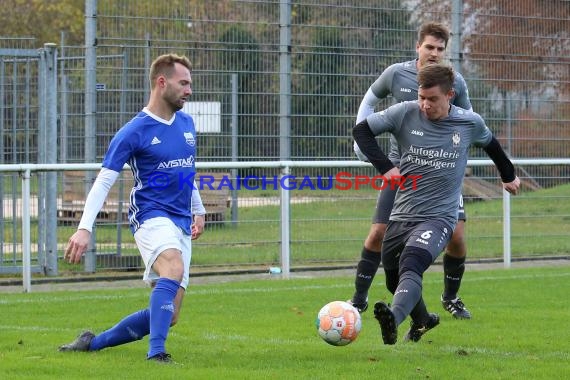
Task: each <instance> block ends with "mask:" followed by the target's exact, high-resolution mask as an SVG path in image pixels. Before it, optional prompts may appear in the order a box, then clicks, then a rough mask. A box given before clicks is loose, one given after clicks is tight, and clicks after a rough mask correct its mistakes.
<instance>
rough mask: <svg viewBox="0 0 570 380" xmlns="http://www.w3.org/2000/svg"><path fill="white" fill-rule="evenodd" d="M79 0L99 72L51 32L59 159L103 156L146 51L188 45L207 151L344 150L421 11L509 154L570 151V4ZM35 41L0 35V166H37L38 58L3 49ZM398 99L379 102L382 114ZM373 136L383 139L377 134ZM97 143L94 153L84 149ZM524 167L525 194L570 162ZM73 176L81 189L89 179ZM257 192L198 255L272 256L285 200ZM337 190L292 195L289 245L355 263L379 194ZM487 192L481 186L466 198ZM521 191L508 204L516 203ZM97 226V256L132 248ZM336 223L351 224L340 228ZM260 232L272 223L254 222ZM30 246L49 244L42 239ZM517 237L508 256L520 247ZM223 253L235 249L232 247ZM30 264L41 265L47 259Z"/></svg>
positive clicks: (215, 155)
mask: <svg viewBox="0 0 570 380" xmlns="http://www.w3.org/2000/svg"><path fill="white" fill-rule="evenodd" d="M85 3H86V8H87V9H89V6H91V7H95V13H96V24H95V29H94V32H93V33H94V36H93V37H95V38H94V40H96V47H93V48H96V62H95V67H96V69H95V70H94V71H89V70H88V68H89V67H88V66H89V65H88V64H93V62H89V61H86V56H87V54H86V50H87V49H89V48H90V46H89V45H87V46H83V45H81V46H79V45H77V44H76V43H70V42H68V41H77V38H71V37H73V36H69V35H68V34H67V33H69V32H62V34H61V39H60V41H55V42H58V47H57V65H58V67H57V97H58V101H57V111H56V112H57V130H58V134H57V162H67V163H74V162H85V161H91V162H99V161H101V159H102V157H103V154H104V153H105V150H106V148H107V145H108V143H109V141H110V139H111V137H112V136H113V135H114V133H115V132H116V131H117V130H118V129H119V128H120V127H121V126H122V125H123V124H124V123H125V122H127V121H128V120H129V119H130V118H131V117H132V116H133V115H134V114H135V113H136V112H138V111H140V109H142V107H143V106H144V104H145V103H146V101H147V99H148V94H149V81H148V68H149V66H150V63H151V61H152V59H153V58H154V57H156V56H157V55H159V54H162V53H167V52H175V53H178V54H185V55H187V56H188V57H189V58H190V59H191V61H192V63H193V96H192V99H191V102H189V104H188V107H189V108H188V109H189V111H190V112H191V113H192V114H193V115H194V117H195V119H196V124H197V128H198V133H199V135H198V139H199V150H198V155H199V157H198V159H199V160H200V161H232V160H234V161H247V160H275V159H292V160H303V159H310V160H336V159H353V153H352V139H351V136H350V130H351V128H352V126H353V125H354V121H355V116H356V112H357V110H358V105H359V104H360V101H361V99H362V96H363V95H364V93H365V92H366V90H367V88H368V87H369V86H370V84H371V83H372V82H373V81H374V80H375V79H376V78H377V77H378V75H379V74H380V73H381V72H382V71H383V70H384V69H385V68H386V67H387V66H389V65H390V64H392V63H395V62H401V61H406V60H411V59H414V58H415V56H416V51H415V48H416V42H417V29H418V26H419V25H420V24H421V23H422V22H424V21H439V22H442V23H444V24H446V25H448V27H449V28H450V30H451V41H450V42H449V44H448V47H447V62H449V63H450V64H452V65H453V66H454V68H456V69H457V70H458V71H460V72H461V73H462V74H463V76H464V77H465V79H466V81H467V85H468V87H469V93H470V97H471V101H472V104H473V108H474V110H475V111H476V112H478V113H480V114H481V115H482V116H483V118H484V119H485V120H486V122H487V124H488V126H489V127H490V128H491V130H492V131H493V132H494V133H495V134H496V135H497V137H498V138H499V140H500V141H501V143H502V144H503V146H504V147H506V149H507V151H508V152H509V153H510V154H511V155H512V156H513V157H515V158H543V157H569V156H570V148H569V146H570V145H569V139H570V132H569V130H570V129H569V128H568V124H569V120H570V59H569V58H568V57H569V56H570V51H569V50H570V26H569V23H568V20H569V19H570V2H568V1H563V0H552V1H544V0H522V1H521V0H504V1H491V0H478V1H475V0H447V1H432V0H427V1H426V0H424V1H419V0H383V1H372V0H359V1H355V0H348V1H346V0H345V1H340V0H319V1H317V0H304V1H269V0H267V1H264V0H235V1H229V0H221V1H215V2H212V1H201V0H197V1H191V2H189V1H182V0H173V1H170V2H168V3H156V2H152V1H150V0H141V1H137V2H115V1H110V0H99V1H93V0H86V2H85ZM87 16H90V15H87ZM87 19H89V17H87ZM86 22H89V20H87V21H86ZM85 29H86V33H89V29H88V28H87V27H86V28H85ZM80 40H83V39H80ZM43 42H48V41H42V42H41V43H43ZM50 42H54V41H50ZM41 43H38V41H36V40H34V39H31V38H25V37H22V38H0V49H4V50H2V54H0V95H1V96H0V97H1V98H2V101H1V102H0V108H1V109H0V130H1V134H2V138H1V139H0V144H2V153H3V154H2V161H1V163H6V164H12V163H22V162H41V160H40V159H41V157H40V153H39V149H38V146H40V145H41V140H40V136H41V131H40V129H39V128H40V125H41V123H40V121H39V119H40V118H41V115H40V113H39V111H38V105H39V104H41V98H40V97H39V95H38V94H39V86H40V83H41V78H40V77H39V76H38V75H39V69H38V68H34V64H33V63H31V61H25V60H23V61H22V60H19V59H16V57H14V55H13V54H11V51H12V50H18V49H34V48H38V45H41ZM6 49H8V50H9V51H8V50H6ZM89 76H94V77H89ZM90 81H91V82H93V83H95V88H94V89H93V91H94V93H95V98H96V99H95V100H96V110H95V113H94V115H93V116H94V118H95V126H94V130H89V128H88V126H89V124H88V123H86V117H87V116H90V115H88V114H87V113H88V112H87V109H86V102H88V93H89V91H88V89H86V84H87V83H90ZM392 102H393V99H391V98H388V99H386V100H384V101H382V102H381V103H380V104H379V106H378V109H382V108H385V107H387V106H388V105H390V104H392ZM379 141H380V143H381V144H384V146H386V143H387V141H386V138H380V139H379ZM50 148H55V147H50ZM91 149H94V154H93V156H90V153H89V152H90V150H91ZM483 155H484V153H483V152H481V151H478V150H474V151H473V157H483ZM340 170H342V168H338V170H337V171H336V172H338V171H340ZM518 170H519V173H518V174H519V176H520V177H521V178H522V179H523V181H524V183H525V186H526V188H527V189H528V190H529V191H533V192H535V191H539V190H542V191H548V189H550V188H552V189H555V188H557V187H559V186H563V185H566V184H567V183H568V178H569V176H568V168H567V166H564V165H542V166H534V165H531V166H520V167H519V168H518ZM224 172H230V170H226V171H224ZM331 173H332V172H331V171H330V169H329V171H328V172H327V171H326V170H324V169H320V170H319V169H304V170H303V172H299V173H297V174H299V175H307V176H310V177H317V176H319V175H321V176H327V175H328V174H331ZM367 173H368V172H367ZM275 174H276V173H274V172H272V171H271V170H269V169H263V170H261V169H240V170H236V171H234V172H231V175H232V176H237V175H239V176H242V177H245V176H247V175H256V176H263V175H266V176H271V175H275ZM332 174H334V173H332ZM468 174H469V176H470V177H472V178H477V179H482V180H491V179H492V181H496V180H495V179H494V178H495V172H494V169H493V168H489V167H474V168H471V169H470V172H469V173H468ZM1 178H2V183H1V184H2V186H0V187H1V189H2V191H3V192H2V199H3V202H4V209H6V210H8V209H10V207H13V205H15V204H17V202H18V199H20V197H21V195H20V192H19V185H18V183H19V182H18V177H17V176H15V175H13V174H2V177H1ZM82 181H84V182H82V183H83V184H84V185H85V187H86V188H88V187H89V184H90V180H89V178H87V179H83V180H82ZM41 183H42V182H41V181H40V182H39V186H41ZM58 183H59V187H58V191H63V190H62V189H63V187H62V186H63V183H64V177H63V174H62V173H60V174H59V175H58ZM256 191H259V190H256ZM553 191H554V190H553ZM259 192H260V193H261V194H260V195H259V194H251V193H252V192H251V191H250V192H243V191H242V193H241V194H240V196H239V197H238V199H239V207H238V208H237V210H238V211H235V210H233V211H232V209H230V208H228V214H227V220H228V221H234V222H235V223H237V224H238V225H242V226H246V225H247V226H250V228H251V230H250V231H249V232H241V233H240V234H239V236H235V235H234V234H232V229H231V228H226V230H227V235H225V234H223V235H222V236H219V235H216V236H217V240H216V241H209V240H208V238H205V239H204V241H199V242H197V243H196V252H197V253H196V255H195V262H196V263H198V264H200V263H204V264H207V263H208V259H206V257H207V255H206V254H205V252H208V253H209V254H212V255H214V256H215V255H220V256H224V257H227V262H228V264H229V263H232V262H240V263H247V262H258V261H259V262H274V261H275V259H276V257H277V256H278V253H277V252H278V250H276V246H277V245H278V244H279V239H280V235H279V233H278V225H279V223H278V220H279V214H278V211H279V207H278V205H275V204H274V202H275V201H274V200H275V194H271V193H270V192H267V191H265V192H263V191H259ZM480 192H481V190H480ZM333 193H334V194H333ZM333 193H331V194H330V196H327V197H321V198H322V199H320V201H319V202H323V203H322V204H321V203H318V206H315V203H314V202H310V203H311V204H312V205H313V206H315V207H316V209H315V210H313V211H312V213H313V214H312V215H311V216H310V217H308V216H300V215H297V214H295V210H296V206H293V214H292V218H293V221H294V227H293V232H294V235H293V236H292V244H293V246H294V247H295V248H294V249H296V250H301V251H302V252H306V254H305V253H304V254H303V255H304V256H308V257H309V258H310V257H311V256H312V255H313V254H315V252H325V253H328V254H330V256H331V257H336V258H338V259H339V260H341V261H342V260H345V261H347V262H350V261H353V260H354V259H355V258H356V256H357V255H358V251H359V247H360V246H361V245H362V240H363V239H364V237H365V235H366V232H367V230H368V225H369V223H370V217H371V215H372V209H373V206H374V202H375V198H376V194H375V191H369V192H365V194H364V195H363V194H362V192H357V193H354V194H353V192H344V193H339V192H333ZM537 194H540V193H537ZM63 195H64V194H63V193H58V199H60V200H61V199H63ZM313 195H314V193H312V194H311V197H313ZM321 195H322V194H321ZM78 197H79V196H78ZM345 197H346V199H345ZM481 197H482V195H481V194H479V195H474V199H475V198H476V199H480V198H481ZM559 197H560V196H559V195H552V196H550V195H544V197H543V198H541V200H540V202H542V201H543V200H544V202H545V206H544V210H545V215H544V216H545V217H546V216H548V217H552V218H558V219H556V220H557V223H555V224H557V225H558V227H552V231H538V230H537V231H534V232H532V234H540V236H539V237H537V238H536V239H534V240H536V241H537V243H536V244H537V245H540V244H543V243H544V241H555V242H556V243H555V244H547V246H549V247H552V248H551V249H550V248H549V249H550V250H551V251H556V252H557V254H564V253H567V252H568V250H567V249H566V248H560V249H557V248H556V245H560V247H564V245H563V244H562V243H563V242H562V241H561V240H564V239H563V238H562V236H563V235H564V233H566V232H565V231H567V229H568V216H567V215H566V214H565V211H562V210H560V213H559V214H560V215H558V214H557V213H555V212H548V211H547V210H550V207H551V206H552V205H553V204H557V203H560V202H561V201H563V200H564V199H563V197H562V198H559ZM250 198H251V199H250ZM293 198H295V199H297V198H298V200H297V201H298V202H299V203H298V204H299V207H301V205H303V199H305V200H306V199H307V195H306V194H304V193H303V192H300V194H299V195H297V194H294V196H293ZM272 202H273V203H272ZM514 202H515V203H514V205H515V206H514V207H516V202H517V201H516V200H515V201H514ZM537 202H538V201H537ZM339 203H343V204H345V203H348V204H351V207H350V210H351V211H352V212H351V213H350V215H347V214H342V213H341V214H340V215H338V216H335V215H334V211H333V210H334V208H335V207H334V205H337V204H339ZM249 204H252V205H256V206H255V207H253V206H251V207H249ZM260 205H262V207H261V208H259V206H260ZM313 206H309V207H313ZM325 206H331V212H332V214H331V215H329V214H326V213H323V212H321V211H322V210H323V209H325V210H326V209H327V207H325ZM303 207H305V208H306V207H307V205H306V204H305V206H303ZM261 209H263V212H261V211H260V210H261ZM232 212H233V214H231V213H232ZM303 212H308V213H310V211H303ZM327 212H328V211H327ZM478 212H481V213H483V214H481V215H479V214H478V215H476V216H473V217H472V218H471V219H470V223H469V224H468V226H469V227H468V234H469V233H471V234H470V235H469V239H470V243H471V244H472V245H474V246H484V247H488V248H485V252H486V253H481V255H484V256H495V257H496V256H497V255H499V254H500V250H501V245H500V242H499V240H500V235H501V234H500V233H499V232H498V230H497V229H496V228H495V229H494V230H492V231H489V232H488V233H487V232H481V231H479V230H478V229H474V230H470V228H471V227H470V226H471V225H473V226H475V225H480V224H486V225H494V223H499V222H500V212H498V213H497V210H495V209H493V210H486V209H485V210H484V211H478ZM15 213H16V214H17V210H15ZM486 213H488V214H486ZM546 214H548V215H546ZM11 215H12V216H11V217H9V216H8V213H7V212H5V213H4V214H3V218H2V224H1V225H0V236H2V237H3V246H4V247H8V246H12V247H14V246H15V245H17V241H18V240H17V239H18V237H17V236H16V235H17V228H16V227H15V226H16V225H17V223H15V219H10V218H14V215H15V214H11ZM74 215H75V214H74ZM16 217H17V216H16ZM246 217H249V218H251V219H244V218H246ZM518 218H520V220H521V221H523V220H524V223H528V224H532V223H533V221H536V219H535V218H536V216H535V215H531V214H525V212H524V211H522V213H521V215H520V216H518ZM68 219H69V220H72V219H73V218H68ZM491 221H492V222H491ZM214 222H215V221H214ZM53 223H57V221H55V222H53ZM101 223H102V224H101V225H100V226H99V225H98V230H99V232H98V234H97V237H98V239H100V242H99V244H101V245H100V246H98V247H97V250H98V252H101V253H109V252H110V253H116V252H117V251H121V250H122V251H121V252H122V254H124V253H125V252H131V251H132V252H131V253H133V254H136V250H135V249H134V246H132V240H131V239H132V237H131V236H130V234H129V233H128V231H127V230H126V227H125V226H124V225H123V224H122V223H123V222H119V221H118V220H114V221H108V222H105V223H103V222H101ZM345 223H351V224H354V225H358V228H357V229H356V230H354V231H352V230H351V232H350V233H349V234H347V235H346V236H343V235H342V231H343V225H344V224H345ZM60 224H61V223H60ZM226 224H227V223H226ZM226 224H224V226H226ZM555 224H553V225H552V226H554V225H555ZM230 225H232V224H231V223H230ZM234 225H235V224H234ZM320 225H323V226H325V227H323V230H322V231H321V233H320V235H319V237H314V236H312V235H311V234H309V231H310V230H311V229H316V228H317V226H320ZM215 226H216V223H212V224H211V225H210V228H212V229H214V228H218V227H219V225H218V227H215ZM68 227H69V229H67V228H68ZM68 227H65V226H64V227H62V226H61V225H60V226H59V227H58V228H57V231H58V234H60V233H61V234H62V235H65V234H69V232H70V231H71V230H72V227H71V226H68ZM15 228H16V230H15ZM224 228H225V227H224ZM262 228H263V229H265V228H267V229H268V231H271V232H268V233H267V234H266V233H258V232H259V231H260V229H262ZM218 229H219V228H218ZM356 231H360V233H358V232H356ZM234 232H235V231H234ZM474 233H476V234H480V235H473V234H474ZM520 234H521V237H520V239H521V241H523V240H525V239H526V238H527V237H528V236H529V234H531V232H528V231H527V230H524V229H523V230H521V232H520ZM256 237H258V238H259V240H256V239H255V238H256ZM60 240H61V241H60V242H59V245H58V250H59V251H60V252H61V249H62V245H64V244H65V241H66V239H65V238H64V237H63V236H62V237H61V239H60ZM488 241H492V242H493V243H486V242H488ZM538 242H543V243H538ZM39 243H40V246H41V245H42V244H44V242H43V241H42V240H41V239H40V241H39ZM543 245H544V244H543ZM252 247H255V250H257V249H258V248H259V249H258V251H259V252H261V254H260V257H259V258H257V259H254V257H255V255H253V254H252V251H253V250H254V249H252ZM513 247H514V249H515V252H516V248H517V245H516V244H515V245H514V246H513ZM524 250H525V249H523V248H521V251H520V252H518V254H520V255H525V254H528V252H523V251H524ZM40 251H41V250H40ZM539 251H541V250H539ZM201 252H204V254H202V253H201ZM211 252H214V253H211ZM226 252H231V253H230V254H227V255H226V254H224V253H226ZM237 252H243V257H241V258H238V257H239V256H240V254H238V253H237ZM332 252H335V253H332ZM475 252H478V251H477V250H476V251H475ZM536 252H538V251H536ZM548 252H549V251H541V253H540V254H544V255H547V254H548ZM531 254H533V253H531ZM203 258H204V259H203ZM10 259H11V258H9V260H10ZM314 259H315V260H318V259H317V258H314ZM309 260H310V259H309ZM39 264H40V267H42V265H44V263H41V256H40V263H39ZM217 264H219V263H217ZM44 271H45V270H44Z"/></svg>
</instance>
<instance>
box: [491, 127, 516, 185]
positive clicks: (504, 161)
mask: <svg viewBox="0 0 570 380" xmlns="http://www.w3.org/2000/svg"><path fill="white" fill-rule="evenodd" d="M483 149H484V150H485V152H486V153H487V155H489V157H490V158H491V160H493V162H494V163H495V166H496V167H497V169H498V170H499V174H500V175H501V181H502V182H503V188H504V189H505V190H506V191H508V192H509V193H511V194H517V192H518V188H519V186H520V180H519V178H518V177H517V176H516V175H515V167H514V165H513V163H512V162H511V160H510V159H509V158H508V157H507V154H506V153H505V151H504V150H503V147H502V146H501V144H500V143H499V141H498V140H497V139H496V138H495V137H494V136H493V137H492V138H491V141H490V142H489V144H487V145H486V146H484V147H483Z"/></svg>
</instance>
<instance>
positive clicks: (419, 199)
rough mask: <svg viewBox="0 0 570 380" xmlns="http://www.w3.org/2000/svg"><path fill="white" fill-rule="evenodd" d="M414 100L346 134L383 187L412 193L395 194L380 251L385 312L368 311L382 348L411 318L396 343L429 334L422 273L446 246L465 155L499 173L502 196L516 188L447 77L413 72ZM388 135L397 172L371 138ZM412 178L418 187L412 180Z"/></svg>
mask: <svg viewBox="0 0 570 380" xmlns="http://www.w3.org/2000/svg"><path fill="white" fill-rule="evenodd" d="M417 79H418V88H419V90H418V100H417V101H407V102H402V103H399V104H396V105H393V106H391V107H389V108H387V109H386V110H384V111H381V112H377V113H374V114H372V115H370V116H368V117H367V118H366V119H365V120H364V121H362V122H360V123H358V124H357V125H356V126H355V127H354V128H353V137H354V140H355V142H356V143H357V144H358V146H359V148H360V150H361V151H362V153H363V154H364V155H365V156H366V157H367V158H368V160H369V161H370V162H371V163H372V165H374V167H375V168H376V169H377V170H378V171H379V172H380V173H381V174H383V175H384V176H385V177H386V178H387V180H388V181H390V179H398V181H400V182H402V178H403V179H405V178H406V177H409V178H410V179H411V178H414V180H415V181H416V186H406V183H409V181H406V182H403V186H402V187H399V188H398V191H397V193H396V198H395V201H394V208H393V210H392V213H391V215H390V220H389V222H388V227H387V229H386V234H385V236H384V240H383V243H382V252H381V259H382V265H383V268H384V272H385V275H386V286H387V288H388V290H389V291H390V292H391V293H392V294H393V295H394V296H393V299H392V302H391V305H388V304H386V303H384V302H382V301H379V302H377V303H376V304H375V305H374V316H375V318H376V319H377V320H378V322H379V323H380V328H381V333H382V339H383V341H384V344H395V343H396V340H397V337H398V326H399V325H400V324H401V323H402V322H403V321H404V320H405V319H406V318H407V317H408V315H411V313H412V311H414V314H413V315H411V316H412V323H411V327H410V329H409V331H408V332H407V333H406V335H405V338H404V340H408V341H414V342H417V341H419V340H420V338H421V337H422V335H423V334H425V333H426V332H427V331H429V330H430V329H432V328H433V327H435V326H437V324H438V322H439V319H438V318H437V315H436V314H431V313H428V312H427V308H426V306H425V304H424V302H423V299H422V278H423V273H424V272H425V271H426V270H427V269H428V267H429V266H430V265H431V264H432V263H433V262H434V260H435V259H436V258H437V256H438V255H439V254H440V252H441V251H442V249H443V248H444V247H445V245H446V244H447V243H448V242H449V239H450V238H451V234H452V232H453V229H454V228H455V225H456V224H457V217H458V216H457V202H455V201H454V200H456V199H459V195H460V193H461V183H462V181H463V177H464V175H465V167H466V165H467V159H468V152H469V147H470V146H471V145H474V146H479V147H482V148H483V149H484V150H485V152H486V153H487V154H488V155H489V157H490V158H491V159H492V160H493V162H494V163H495V165H496V167H497V169H498V170H499V173H500V176H501V180H502V182H503V188H504V189H505V190H506V191H508V192H509V193H512V194H516V193H517V191H518V188H519V186H520V181H519V179H518V177H517V176H516V175H515V170H514V166H513V164H512V162H511V161H510V160H509V158H508V157H507V156H506V154H505V152H504V151H503V149H502V147H501V145H500V144H499V142H498V141H497V140H496V139H495V137H494V136H493V134H492V133H491V131H490V130H489V128H487V126H486V125H485V122H484V121H483V119H482V118H481V117H480V116H479V115H478V114H476V113H475V112H473V111H470V110H466V109H463V108H459V107H456V106H454V105H452V104H451V103H450V100H451V98H452V97H453V95H454V94H453V82H454V79H455V75H454V72H453V69H452V68H451V67H448V66H444V65H441V64H432V65H426V66H424V67H422V68H421V69H420V70H419V72H418V78H417ZM384 132H389V133H391V134H392V136H394V138H395V139H396V140H397V143H398V146H399V148H400V152H401V156H400V164H399V166H398V167H396V166H394V164H393V163H392V162H391V161H390V159H389V158H388V157H387V156H386V154H385V153H384V152H383V151H382V150H381V149H380V147H379V146H378V144H377V142H376V139H375V136H377V135H379V134H381V133H384ZM418 178H419V179H418Z"/></svg>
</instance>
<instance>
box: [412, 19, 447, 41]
mask: <svg viewBox="0 0 570 380" xmlns="http://www.w3.org/2000/svg"><path fill="white" fill-rule="evenodd" d="M426 36H432V37H435V38H437V39H439V40H443V41H445V47H447V41H449V29H448V28H447V26H445V25H443V24H442V23H439V22H426V23H423V24H422V25H421V26H420V29H419V30H418V43H419V44H420V45H421V44H422V42H424V39H425V38H426Z"/></svg>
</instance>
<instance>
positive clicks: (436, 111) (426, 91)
mask: <svg viewBox="0 0 570 380" xmlns="http://www.w3.org/2000/svg"><path fill="white" fill-rule="evenodd" d="M452 96H453V90H450V91H449V92H448V93H445V92H444V91H443V90H442V89H441V87H440V86H434V87H430V88H422V87H420V88H419V89H418V101H419V103H420V109H421V110H422V112H423V113H424V114H425V115H426V117H427V118H428V119H429V120H439V119H443V118H444V117H446V116H447V115H449V102H450V100H451V98H452Z"/></svg>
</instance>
